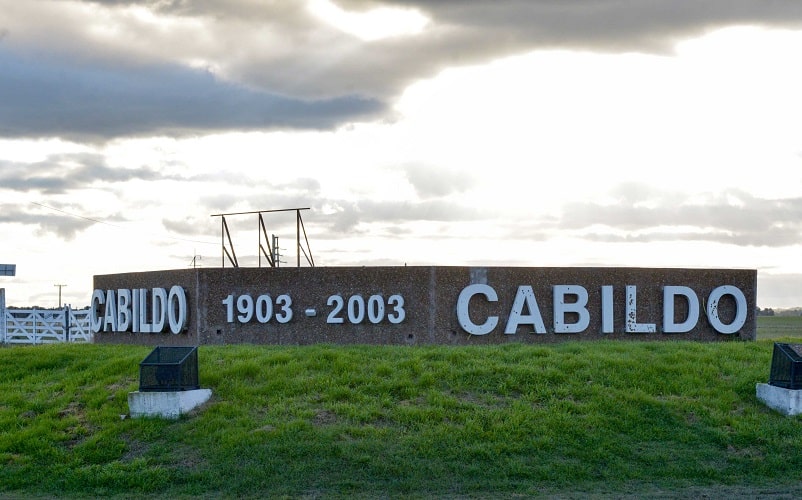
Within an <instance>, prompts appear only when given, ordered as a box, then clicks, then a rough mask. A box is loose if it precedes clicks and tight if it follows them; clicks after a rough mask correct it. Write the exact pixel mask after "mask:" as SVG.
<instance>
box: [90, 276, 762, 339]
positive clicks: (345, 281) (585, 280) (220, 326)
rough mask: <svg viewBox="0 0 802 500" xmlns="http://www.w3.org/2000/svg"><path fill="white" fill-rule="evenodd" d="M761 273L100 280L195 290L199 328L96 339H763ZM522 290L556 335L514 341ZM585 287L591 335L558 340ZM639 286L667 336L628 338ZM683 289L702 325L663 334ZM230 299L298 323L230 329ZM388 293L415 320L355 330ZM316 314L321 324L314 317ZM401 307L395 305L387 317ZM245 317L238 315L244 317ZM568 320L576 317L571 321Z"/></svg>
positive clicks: (191, 295) (193, 319)
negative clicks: (562, 296) (734, 328)
mask: <svg viewBox="0 0 802 500" xmlns="http://www.w3.org/2000/svg"><path fill="white" fill-rule="evenodd" d="M756 280H757V272H756V271H754V270H741V269H736V270H733V269H652V268H579V267H567V268H524V267H406V266H405V267H316V268H278V269H272V268H236V269H233V268H202V269H182V270H171V271H153V272H143V273H128V274H115V275H102V276H95V278H94V288H95V289H101V290H110V289H119V288H126V289H134V288H148V289H150V288H153V287H163V288H169V287H171V286H173V285H179V286H182V287H184V288H185V290H186V292H187V296H188V302H189V309H190V314H189V324H188V328H187V331H186V332H185V333H181V334H170V333H160V334H141V333H140V334H132V333H126V332H122V333H108V332H101V333H98V334H96V336H95V339H96V341H97V342H115V343H116V342H125V343H145V344H151V345H156V344H159V345H171V344H172V345H190V344H229V343H243V342H248V343H273V344H310V343H320V342H329V343H366V344H402V345H403V344H409V345H414V344H433V343H437V344H455V345H468V344H488V343H502V342H557V341H562V340H594V339H633V338H635V339H639V340H679V339H683V340H703V341H712V340H734V339H740V340H754V338H755V332H756V318H755V306H756V301H755V296H756ZM476 283H481V284H487V285H489V286H491V287H493V289H494V290H495V291H496V293H497V294H498V301H496V302H491V301H488V300H485V299H484V297H482V296H475V297H474V298H473V299H472V300H471V302H470V315H471V319H472V321H473V322H474V323H477V324H480V323H482V322H484V320H485V319H486V318H487V317H488V316H497V317H498V323H499V325H498V327H497V328H496V329H495V330H494V331H492V332H491V333H489V334H487V335H481V336H477V335H470V334H468V333H467V332H466V331H464V330H463V329H462V328H461V327H460V324H459V322H458V321H457V315H456V304H457V299H458V297H459V294H460V292H461V291H462V290H463V289H464V288H465V287H466V286H468V285H470V284H476ZM520 285H526V286H531V287H532V289H533V291H534V294H535V297H536V301H537V305H538V308H539V311H540V313H541V316H542V318H543V321H544V324H545V326H546V329H547V333H545V334H535V333H532V328H531V326H521V327H520V328H518V330H517V331H516V333H515V334H511V335H505V334H504V326H505V324H506V322H507V318H508V316H509V314H510V309H511V306H512V305H513V301H514V299H515V296H516V293H517V291H518V287H519V286H520ZM555 285H581V286H583V287H584V288H585V289H587V291H588V305H587V310H588V312H589V314H590V322H589V325H588V327H587V328H586V329H585V330H584V331H582V332H581V333H572V334H565V333H563V334H560V333H554V326H553V311H554V305H553V287H554V286H555ZM604 285H611V286H613V287H614V289H613V290H614V291H613V296H614V307H613V314H614V333H608V334H603V333H601V331H602V327H601V287H602V286H604ZM627 285H634V286H637V308H636V312H637V321H638V322H642V323H655V324H657V333H641V334H635V333H625V316H626V313H625V293H626V291H625V290H626V286H627ZM666 285H681V286H687V287H690V288H692V289H693V290H694V291H695V292H696V294H697V295H698V297H699V300H700V309H701V313H700V317H699V321H698V322H697V323H696V326H695V327H694V328H693V329H692V330H691V331H690V332H688V333H674V334H669V333H660V325H661V324H662V320H663V287H664V286H666ZM722 285H731V286H735V287H737V288H738V289H740V290H741V291H742V292H743V293H744V296H745V298H746V302H747V308H748V311H747V317H746V322H745V324H744V326H743V328H741V329H740V331H738V332H736V333H734V334H731V335H724V334H721V333H718V332H716V331H715V330H713V328H712V327H711V325H710V323H709V322H708V320H707V318H706V315H705V306H706V304H707V297H708V296H709V295H710V292H711V291H712V290H713V289H715V288H716V287H719V286H722ZM229 294H234V295H235V296H236V297H238V296H241V295H243V294H247V295H250V296H251V297H252V298H253V299H254V300H255V299H256V298H257V297H258V296H259V295H262V294H269V295H270V296H271V298H272V300H273V301H275V299H276V298H277V297H278V296H279V295H281V294H287V295H289V296H290V297H291V298H292V310H293V319H292V320H291V321H290V322H288V323H286V324H281V323H278V322H277V321H275V319H273V320H271V321H270V322H268V323H265V324H262V323H259V322H258V321H256V320H255V319H252V320H251V321H249V322H247V323H245V324H243V323H241V322H239V321H238V320H237V319H236V318H235V320H234V322H228V321H227V317H226V306H225V305H223V300H225V299H226V297H227V296H228V295H229ZM332 295H339V296H340V297H342V298H343V301H344V302H345V305H346V308H345V309H344V310H343V311H342V312H341V314H340V315H339V316H340V317H341V318H343V319H344V322H343V323H342V324H328V323H327V318H328V317H329V314H330V313H331V312H332V309H333V303H332V302H329V301H330V300H331V299H330V296H332ZM372 295H381V296H382V298H383V301H384V302H385V303H386V302H387V300H388V298H389V297H390V296H391V295H401V296H403V298H404V310H405V313H406V318H405V320H404V321H403V322H402V323H401V324H392V323H390V322H389V321H388V320H387V319H386V317H385V319H384V320H383V321H381V322H380V323H378V324H372V323H371V322H369V321H368V320H367V319H365V320H364V321H363V322H362V323H360V324H350V323H349V321H348V319H347V314H346V313H347V311H346V309H347V301H348V300H349V298H350V297H352V296H361V297H362V300H363V301H365V302H367V301H368V300H369V298H370V297H371V296H372ZM728 299H729V298H728V297H725V299H724V300H722V301H721V303H720V305H719V310H720V316H721V318H722V320H723V321H725V323H730V322H732V319H733V317H734V315H735V303H734V301H733V300H728ZM675 304H676V313H675V315H676V316H677V317H678V318H679V319H677V321H681V320H682V318H683V317H684V316H687V305H686V302H685V301H682V300H678V301H675ZM307 310H310V312H311V310H314V311H315V313H316V314H315V315H314V316H307V314H306V313H305V312H306V311H307ZM390 310H391V308H390V307H387V309H386V311H385V312H386V313H388V312H390ZM236 315H237V312H236V308H235V316H236ZM567 319H569V320H570V319H571V318H570V315H569V317H567Z"/></svg>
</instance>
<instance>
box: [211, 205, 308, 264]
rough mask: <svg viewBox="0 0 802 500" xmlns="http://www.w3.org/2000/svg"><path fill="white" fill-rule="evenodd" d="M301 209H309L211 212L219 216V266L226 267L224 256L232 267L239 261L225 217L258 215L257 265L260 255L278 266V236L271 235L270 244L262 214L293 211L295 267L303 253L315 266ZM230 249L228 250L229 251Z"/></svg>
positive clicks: (299, 262) (305, 208) (269, 262)
mask: <svg viewBox="0 0 802 500" xmlns="http://www.w3.org/2000/svg"><path fill="white" fill-rule="evenodd" d="M301 210H310V209H309V208H308V207H304V208H280V209H276V210H255V211H252V212H231V213H227V214H213V215H212V217H220V221H221V222H220V240H221V244H222V249H223V250H222V257H221V261H222V264H221V267H226V258H228V261H229V262H230V263H231V266H232V267H239V261H238V260H237V254H236V252H235V251H234V243H233V241H232V240H231V232H230V231H229V229H228V223H227V222H226V217H230V216H234V215H253V214H257V215H258V223H259V225H258V228H257V231H258V233H259V267H262V256H264V257H265V260H266V261H267V264H268V265H269V266H270V267H279V259H278V248H277V246H278V245H277V241H278V238H276V237H275V236H273V244H272V246H271V244H270V239H269V238H268V237H267V228H266V226H265V220H264V215H263V214H266V213H276V212H295V228H296V229H295V242H296V250H297V256H298V259H297V262H298V264H297V267H301V254H303V255H304V257H305V258H306V262H307V263H308V264H309V265H310V266H311V267H315V260H314V258H313V257H312V249H311V248H310V246H309V237H308V236H307V235H306V227H304V221H303V218H301ZM302 231H303V235H304V242H305V243H306V249H304V247H303V246H302V245H301V232H302ZM262 237H264V244H263V243H262ZM226 240H227V241H228V246H226ZM229 250H230V251H229Z"/></svg>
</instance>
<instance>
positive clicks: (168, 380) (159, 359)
mask: <svg viewBox="0 0 802 500" xmlns="http://www.w3.org/2000/svg"><path fill="white" fill-rule="evenodd" d="M194 389H200V384H199V383H198V348H197V346H195V347H165V346H159V347H157V348H156V349H154V350H153V352H151V353H150V354H148V357H146V358H145V359H144V360H142V362H141V363H139V391H140V392H172V391H190V390H194Z"/></svg>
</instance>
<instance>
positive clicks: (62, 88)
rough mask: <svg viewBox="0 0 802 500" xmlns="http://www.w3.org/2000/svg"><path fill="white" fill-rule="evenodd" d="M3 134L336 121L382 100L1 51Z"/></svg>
mask: <svg viewBox="0 0 802 500" xmlns="http://www.w3.org/2000/svg"><path fill="white" fill-rule="evenodd" d="M0 67H2V68H3V77H2V78H0V96H2V97H0V116H2V117H3V119H2V121H0V136H5V137H27V136H56V137H64V138H69V139H84V140H96V139H102V138H110V137H117V136H135V135H145V134H147V135H158V134H182V133H188V132H189V131H207V132H208V131H217V130H227V129H237V130H248V129H271V128H278V127H288V128H328V127H332V126H334V125H336V124H337V123H338V122H339V121H340V120H343V119H346V118H348V119H357V118H361V117H366V116H370V115H371V114H373V113H376V112H377V111H379V110H380V108H381V107H380V106H379V105H378V104H377V103H376V102H375V101H369V100H364V99H358V98H353V97H340V98H336V99H329V100H323V101H304V100H300V99H292V98H287V97H282V96H279V95H274V94H270V93H267V92H259V91H254V90H251V89H248V88H245V87H243V86H238V85H233V84H230V83H225V82H221V81H218V80H216V79H215V78H214V77H213V76H212V75H210V74H209V73H206V72H203V71H199V70H191V69H186V68H181V67H178V66H143V67H128V66H126V67H103V66H98V65H95V66H86V65H84V66H78V65H75V63H71V62H65V63H61V62H57V61H54V60H49V61H44V60H33V59H25V58H23V57H20V56H19V55H15V54H10V53H8V52H6V51H2V50H0Z"/></svg>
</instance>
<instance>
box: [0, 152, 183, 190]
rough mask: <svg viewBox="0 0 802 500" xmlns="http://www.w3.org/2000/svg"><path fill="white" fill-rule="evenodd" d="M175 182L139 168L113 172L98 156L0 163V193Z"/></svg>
mask: <svg viewBox="0 0 802 500" xmlns="http://www.w3.org/2000/svg"><path fill="white" fill-rule="evenodd" d="M170 179H177V178H176V177H173V176H169V175H167V174H163V173H159V172H157V171H155V170H152V169H149V168H146V167H143V168H138V169H124V168H113V167H110V166H108V165H107V164H106V163H105V158H104V157H103V156H102V155H98V154H92V153H74V154H59V155H51V156H48V157H47V158H46V159H45V160H42V161H39V162H34V163H18V162H13V161H7V160H0V191H2V190H3V189H11V190H14V191H20V192H31V191H38V192H41V193H43V194H48V195H54V194H64V193H66V192H68V191H72V190H77V189H84V188H86V187H87V186H89V185H92V184H95V183H124V182H128V181H132V180H143V181H157V180H170Z"/></svg>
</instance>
